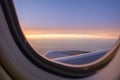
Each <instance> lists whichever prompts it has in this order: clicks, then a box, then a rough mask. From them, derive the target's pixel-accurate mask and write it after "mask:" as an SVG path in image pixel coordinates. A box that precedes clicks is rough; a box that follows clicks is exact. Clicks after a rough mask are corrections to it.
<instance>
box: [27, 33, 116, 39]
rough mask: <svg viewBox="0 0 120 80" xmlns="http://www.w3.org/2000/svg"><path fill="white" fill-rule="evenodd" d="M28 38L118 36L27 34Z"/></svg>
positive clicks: (97, 36) (96, 36)
mask: <svg viewBox="0 0 120 80" xmlns="http://www.w3.org/2000/svg"><path fill="white" fill-rule="evenodd" d="M26 38H28V39H66V38H70V39H74V38H76V39H77V38H116V37H113V36H99V35H87V34H27V35H26Z"/></svg>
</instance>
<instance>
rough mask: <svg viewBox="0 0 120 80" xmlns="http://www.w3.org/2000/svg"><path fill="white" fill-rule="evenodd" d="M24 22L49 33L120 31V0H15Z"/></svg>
mask: <svg viewBox="0 0 120 80" xmlns="http://www.w3.org/2000/svg"><path fill="white" fill-rule="evenodd" d="M14 3H15V7H16V11H17V14H18V18H19V21H20V24H21V26H22V27H23V28H27V29H28V28H29V29H31V28H32V30H33V29H34V30H37V31H45V32H47V33H54V34H55V33H60V34H61V33H68V34H70V33H72V34H74V33H75V34H101V33H102V34H107V35H120V0H14Z"/></svg>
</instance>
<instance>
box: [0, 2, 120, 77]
mask: <svg viewBox="0 0 120 80" xmlns="http://www.w3.org/2000/svg"><path fill="white" fill-rule="evenodd" d="M0 4H1V5H2V9H3V12H4V15H5V18H6V20H7V23H8V25H9V29H10V32H11V35H12V36H13V38H14V41H15V43H16V44H17V46H18V47H19V49H20V50H21V52H22V53H23V55H24V56H25V57H27V58H28V59H29V60H30V61H31V62H32V63H33V64H34V65H35V66H37V67H38V68H40V69H43V70H45V71H47V72H49V73H52V74H54V75H58V76H61V77H66V78H83V77H87V76H90V75H93V74H95V73H96V72H97V71H98V70H100V69H102V68H104V67H105V66H106V65H107V64H108V63H109V62H110V61H111V60H112V59H113V58H114V56H115V55H116V53H117V51H118V49H119V47H120V38H119V39H118V41H117V42H116V44H115V45H114V46H113V48H111V50H110V51H109V52H108V53H107V54H106V55H105V56H104V57H102V58H100V59H99V60H96V61H95V62H92V63H90V64H87V65H79V66H74V65H66V64H64V63H59V62H55V61H50V60H49V59H47V58H46V59H45V57H42V56H40V55H39V54H37V53H36V51H35V50H34V49H33V48H32V47H31V46H30V44H29V43H28V42H27V40H26V39H25V37H24V34H23V33H22V30H21V28H20V25H19V22H18V18H17V14H16V11H15V7H14V4H13V1H12V0H1V1H0Z"/></svg>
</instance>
